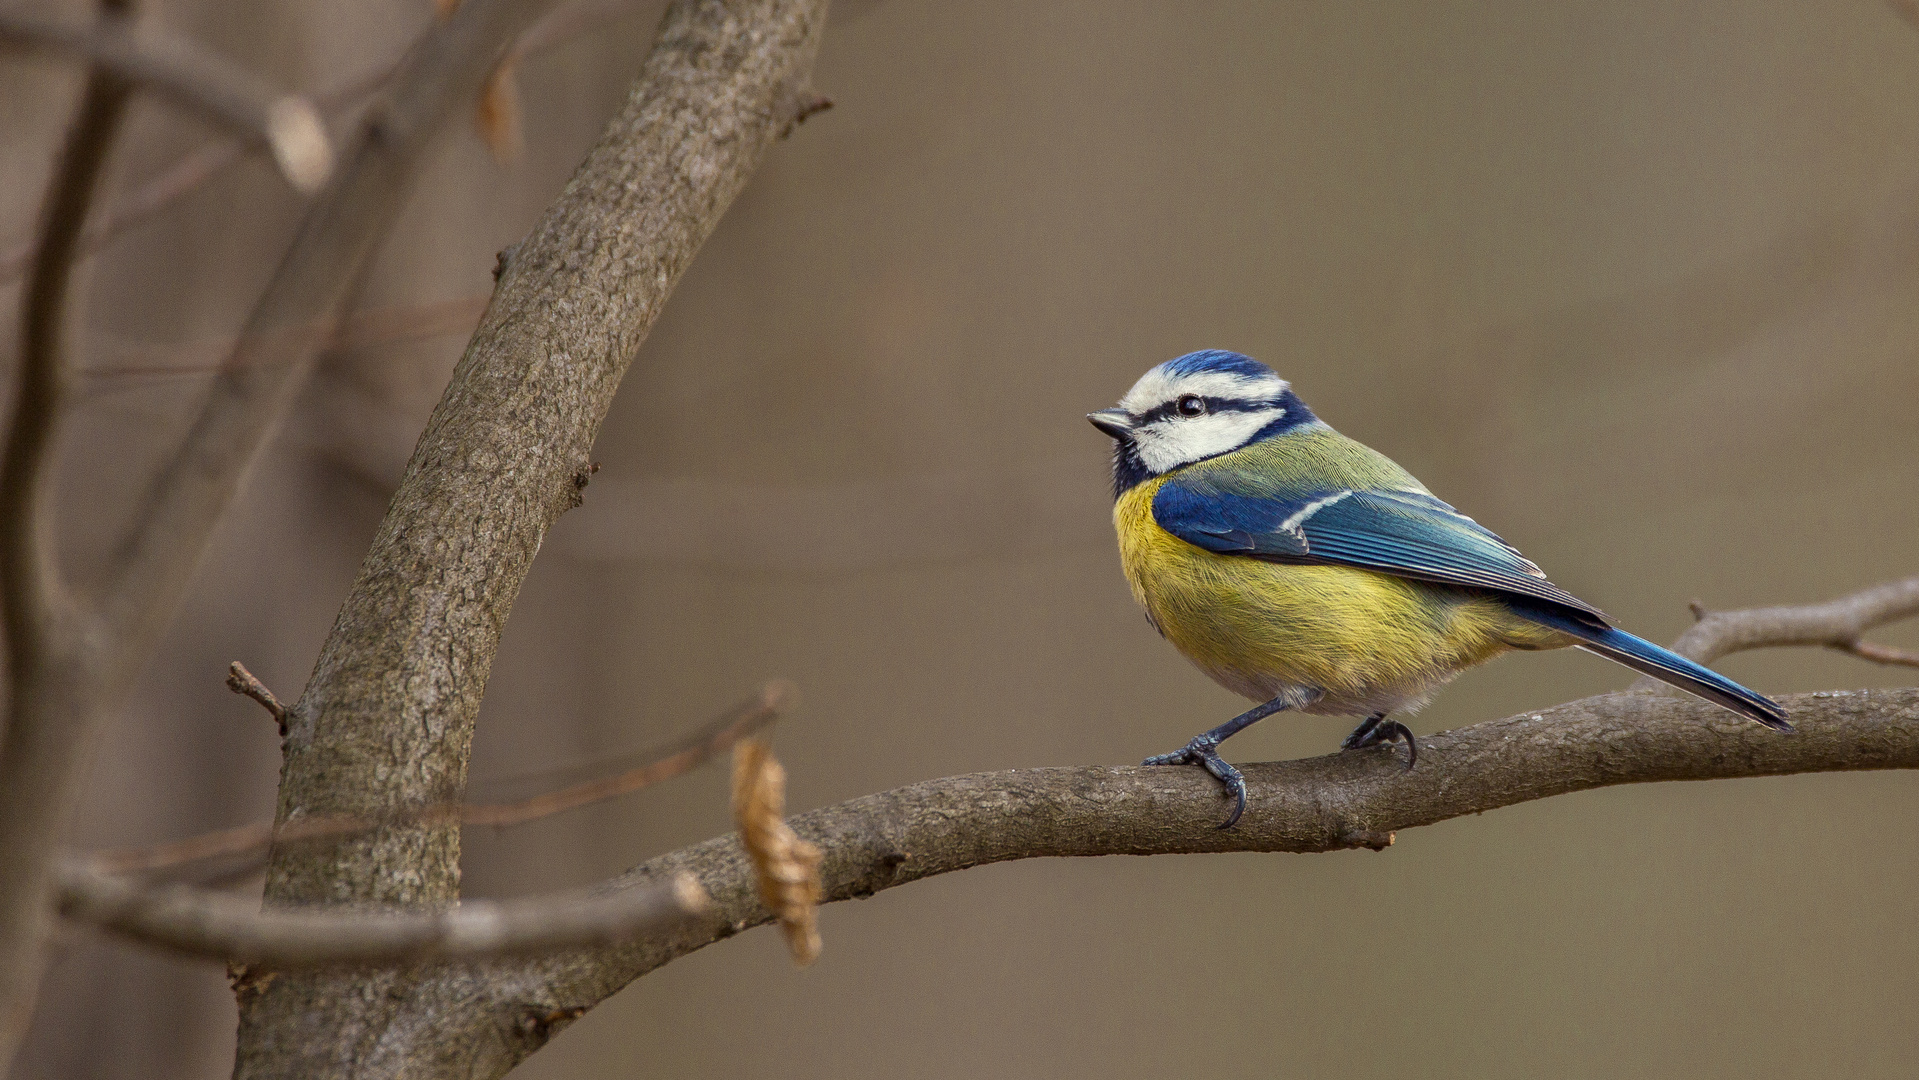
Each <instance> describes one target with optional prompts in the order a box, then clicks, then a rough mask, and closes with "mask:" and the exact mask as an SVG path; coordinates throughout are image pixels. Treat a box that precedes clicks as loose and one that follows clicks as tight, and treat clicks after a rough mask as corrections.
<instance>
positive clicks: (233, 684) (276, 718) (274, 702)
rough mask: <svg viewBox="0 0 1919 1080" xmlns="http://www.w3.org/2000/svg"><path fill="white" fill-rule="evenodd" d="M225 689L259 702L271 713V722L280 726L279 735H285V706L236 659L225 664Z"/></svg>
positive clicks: (282, 736)
mask: <svg viewBox="0 0 1919 1080" xmlns="http://www.w3.org/2000/svg"><path fill="white" fill-rule="evenodd" d="M227 689H228V690H231V691H233V692H234V693H236V694H239V695H242V696H243V697H250V698H252V699H253V700H255V701H257V702H259V703H260V707H261V708H263V709H265V710H266V711H267V712H269V713H272V714H273V722H274V723H276V724H278V725H279V726H280V737H281V738H282V739H284V738H286V737H287V707H286V706H285V705H282V704H281V703H280V699H279V698H277V697H274V696H273V691H271V690H268V689H267V687H266V684H265V683H263V682H261V681H260V680H259V679H257V678H255V677H254V675H253V672H251V671H248V670H247V666H246V665H245V664H242V663H241V662H240V661H238V660H235V661H234V662H233V663H231V664H229V665H228V666H227Z"/></svg>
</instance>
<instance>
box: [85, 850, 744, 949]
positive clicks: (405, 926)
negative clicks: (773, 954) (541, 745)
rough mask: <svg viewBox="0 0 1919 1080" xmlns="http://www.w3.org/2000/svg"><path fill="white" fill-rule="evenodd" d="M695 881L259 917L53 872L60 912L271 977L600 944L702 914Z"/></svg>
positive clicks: (186, 894) (97, 875)
mask: <svg viewBox="0 0 1919 1080" xmlns="http://www.w3.org/2000/svg"><path fill="white" fill-rule="evenodd" d="M708 906H709V901H708V899H707V895H706V892H705V890H703V889H702V888H700V885H699V883H698V882H697V881H695V880H694V879H693V878H692V876H691V875H687V874H674V875H671V876H669V877H668V878H666V880H664V881H661V882H659V883H657V884H643V885H637V886H625V887H619V888H614V889H604V888H602V889H596V890H592V891H582V892H575V893H563V894H554V895H549V896H540V897H532V898H528V899H524V900H510V901H490V900H468V901H466V902H464V903H462V904H460V905H459V906H458V907H453V908H448V909H446V910H444V911H434V912H427V913H413V912H366V911H358V912H318V911H265V912H262V911H261V910H259V906H258V905H257V904H256V903H255V902H253V901H249V900H242V899H241V898H239V897H236V896H229V895H226V894H224V893H218V892H213V891H211V890H207V889H202V888H195V887H193V886H188V885H178V884H171V885H149V884H143V883H140V882H135V881H129V880H127V879H125V878H119V877H115V876H113V875H111V874H106V873H102V872H101V871H100V870H98V869H97V868H95V867H92V866H89V865H87V864H86V863H84V862H79V861H76V862H70V863H68V864H66V865H65V866H63V867H62V868H61V872H60V914H61V915H63V916H65V917H66V918H67V919H70V920H72V921H74V922H79V923H85V924H87V925H90V926H95V927H98V928H100V929H102V930H106V931H109V932H111V933H114V934H118V935H120V936H122V937H127V938H131V939H132V940H134V941H138V942H140V943H142V944H145V945H153V946H158V947H160V948H164V949H168V950H171V951H173V952H180V953H187V954H189V955H193V956H202V957H209V958H213V959H217V960H226V961H229V962H242V963H250V964H261V965H265V966H268V967H274V968H296V967H325V966H331V965H338V964H399V963H417V962H421V961H426V960H454V959H461V960H472V959H479V958H483V957H493V956H507V955H513V954H520V953H535V952H546V951H551V950H555V949H564V948H572V947H578V946H582V945H605V944H611V943H614V942H619V941H625V940H630V939H632V938H635V937H639V936H641V935H645V934H652V933H659V932H662V931H666V930H670V929H672V928H673V927H675V926H678V925H680V924H681V923H683V922H685V921H686V920H687V919H688V918H690V917H692V916H695V915H698V914H700V913H701V912H703V911H705V910H706V909H707V907H708Z"/></svg>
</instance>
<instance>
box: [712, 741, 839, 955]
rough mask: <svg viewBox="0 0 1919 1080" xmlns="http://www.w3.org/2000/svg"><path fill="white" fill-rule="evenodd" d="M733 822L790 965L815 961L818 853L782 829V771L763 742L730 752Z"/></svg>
mask: <svg viewBox="0 0 1919 1080" xmlns="http://www.w3.org/2000/svg"><path fill="white" fill-rule="evenodd" d="M733 822H734V824H735V825H737V826H739V830H740V842H741V843H742V844H743V845H744V846H745V847H746V854H747V856H748V857H749V858H751V859H752V860H753V868H754V869H755V870H756V871H757V872H758V876H759V886H760V901H761V902H762V903H764V904H765V905H766V906H767V908H768V909H769V910H770V911H772V912H773V914H774V915H775V916H777V917H778V918H779V920H780V931H781V932H782V933H784V934H785V935H786V945H787V948H789V949H791V950H792V952H793V962H794V963H796V964H798V965H800V966H801V967H805V966H806V965H807V964H810V963H812V962H813V961H815V960H817V959H819V955H820V927H819V908H820V849H819V848H817V847H814V846H813V845H812V844H809V843H807V842H806V841H804V840H802V839H800V838H799V835H798V834H797V833H795V832H794V831H793V830H792V828H791V827H790V826H788V825H787V824H786V770H785V769H783V768H781V767H780V763H779V762H778V761H776V760H774V758H773V751H772V749H771V748H770V747H768V746H767V744H766V742H765V740H763V739H742V740H740V741H739V742H738V743H737V744H735V745H734V747H733Z"/></svg>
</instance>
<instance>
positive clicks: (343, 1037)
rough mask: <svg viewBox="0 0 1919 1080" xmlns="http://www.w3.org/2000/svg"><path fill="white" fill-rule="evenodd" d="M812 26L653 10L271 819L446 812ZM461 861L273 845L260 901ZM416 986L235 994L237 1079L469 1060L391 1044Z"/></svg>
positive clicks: (325, 894) (399, 830)
mask: <svg viewBox="0 0 1919 1080" xmlns="http://www.w3.org/2000/svg"><path fill="white" fill-rule="evenodd" d="M825 8H826V5H825V3H824V0H759V2H751V3H733V4H723V3H716V2H711V0H707V2H697V0H681V2H679V3H676V4H674V5H673V7H672V8H671V9H670V10H669V12H668V13H667V16H666V18H665V21H664V22H663V24H662V26H661V28H660V33H659V38H658V40H657V42H656V43H655V45H654V48H653V52H652V53H651V55H650V56H649V58H648V60H647V62H646V65H645V67H644V69H643V70H642V72H641V75H640V78H639V80H638V82H637V83H636V84H635V87H634V90H633V91H632V93H631V95H630V96H629V98H628V101H627V103H626V105H625V106H624V108H623V109H622V110H621V113H620V114H619V116H618V117H616V118H615V119H614V120H613V122H612V123H611V124H610V125H609V127H608V130H607V132H606V133H605V135H604V136H603V137H602V139H601V142H600V144H599V145H598V146H597V147H596V148H595V149H594V150H593V152H592V153H591V154H590V155H589V156H588V158H587V160H586V162H585V163H584V164H583V165H582V166H581V167H580V169H579V171H578V173H576V174H575V176H574V178H573V180H572V181H571V182H570V183H569V184H568V185H567V188H566V190H565V191H564V192H563V193H562V194H561V195H560V197H559V199H558V200H556V202H555V203H554V204H553V205H552V206H551V207H550V208H549V209H548V212H547V214H546V216H545V218H544V219H543V220H542V221H541V223H540V224H539V225H538V226H536V227H535V228H534V230H533V232H532V233H531V234H530V235H529V236H528V237H527V238H526V239H525V240H524V241H523V242H522V243H521V244H519V245H518V247H517V248H516V249H514V250H513V251H512V252H511V253H510V255H509V256H507V257H506V258H505V259H504V260H503V261H504V267H503V273H502V275H501V278H500V282H499V287H498V289H497V290H496V292H495V294H494V298H493V301H492V303H491V304H490V305H489V307H488V309H487V312H486V315H485V316H484V317H483V318H482V320H481V323H480V327H479V329H478V331H477V332H476V333H475V335H474V338H473V341H472V343H471V344H470V345H469V346H468V348H467V352H466V354H465V356H464V357H463V358H462V360H461V361H460V364H459V365H458V367H457V368H456V369H455V371H454V375H453V379H452V383H451V385H450V386H449V388H448V390H447V392H446V394H445V396H444V397H443V398H442V399H441V401H440V404H439V406H438V407H437V408H436V409H435V411H434V413H433V416H432V418H431V419H430V420H429V421H428V423H427V427H426V431H425V433H424V434H423V435H422V436H421V440H420V444H419V446H418V448H417V449H416V451H415V452H414V456H413V459H412V461H411V462H410V463H409V465H408V467H407V471H406V475H405V477H404V479H403V480H402V482H401V485H400V489H399V491H398V493H397V494H396V495H395V496H394V499H393V503H392V506H391V508H390V509H389V512H388V514H387V517H386V520H385V522H384V523H383V524H382V526H381V528H380V531H379V533H378V535H377V536H376V538H375V540H374V543H373V546H372V549H371V551H370V552H369V553H368V555H367V558H366V560H365V562H364V563H363V564H362V567H361V571H360V575H359V578H358V580H357V581H356V582H355V584H354V587H353V591H352V593H351V595H350V596H349V598H348V600H347V602H346V604H345V606H344V608H343V609H342V611H341V613H340V616H339V619H338V621H337V622H336V623H335V626H334V629H333V631H332V633H331V635H330V636H329V637H328V640H327V642H326V645H325V646H324V647H323V649H322V652H321V655H320V659H319V662H318V664H317V665H316V667H315V670H314V674H313V677H312V679H311V680H310V681H309V683H308V685H307V689H306V692H305V694H304V695H303V696H302V698H301V700H300V702H299V704H298V705H296V706H295V707H294V708H293V710H292V711H291V712H290V714H289V717H288V719H289V736H288V740H287V759H286V764H285V768H284V770H283V772H282V776H281V789H280V802H279V807H278V813H277V819H278V821H280V822H282V823H284V822H289V821H294V820H298V819H300V818H303V817H307V816H311V815H316V814H320V815H336V814H345V815H356V816H362V817H367V818H373V819H379V818H383V817H390V816H392V815H394V814H396V813H404V812H405V811H407V810H408V809H410V808H417V807H423V806H431V805H435V804H442V803H454V802H457V801H459V799H460V797H461V794H462V792H463V790H464V787H465V782H466V765H467V756H468V749H469V747H470V744H471V740H472V736H473V722H474V717H475V715H476V713H477V711H478V707H479V701H480V695H481V693H482V692H483V691H484V689H485V686H486V679H487V674H488V671H489V669H490V666H491V664H492V660H493V655H494V650H495V648H496V647H497V645H498V641H499V637H500V632H501V630H502V628H503V627H504V625H505V622H506V618H507V614H508V612H509V610H510V609H511V607H512V603H513V600H514V598H515V596H516V594H517V592H518V590H519V587H520V584H521V582H522V580H523V579H524V577H525V574H526V571H527V569H528V567H529V566H530V565H531V563H532V560H533V557H534V555H535V554H536V553H537V552H538V550H539V546H540V542H541V540H542V538H543V537H544V536H545V533H546V530H547V529H548V527H550V526H551V525H552V523H553V521H554V520H555V519H557V518H558V517H559V515H560V514H561V513H563V512H565V511H566V510H567V509H569V508H571V507H572V506H574V505H576V504H577V503H578V501H579V499H580V497H581V496H580V489H581V488H582V487H584V486H585V482H586V476H587V472H586V470H587V466H588V458H587V454H588V451H589V449H590V448H591V446H592V442H593V438H594V436H595V434H596V433H597V431H598V428H599V425H600V422H601V420H602V419H603V418H604V416H605V414H606V411H607V408H608V406H609V405H610V404H611V401H612V397H613V392H614V389H615V388H616V387H617V386H618V384H619V380H620V377H621V376H622V375H623V374H624V372H625V370H626V367H627V364H628V363H629V361H630V360H631V359H632V357H633V354H634V352H635V351H636V350H637V349H638V348H639V345H640V342H641V340H642V339H643V338H644V337H645V334H646V332H647V330H648V329H649V328H650V327H651V326H652V323H653V321H654V319H655V318H656V317H657V316H658V314H659V311H660V309H661V306H662V305H663V304H664V303H665V301H666V298H667V296H668V295H669V294H670V292H671V291H672V288H673V286H674V284H675V283H676V282H677V281H678V280H679V277H680V275H681V273H683V272H684V270H685V269H686V267H687V265H688V264H689V263H690V262H691V261H692V258H693V255H694V253H695V252H697V251H698V250H699V247H700V245H701V244H702V243H703V242H704V241H705V239H706V237H707V236H708V235H709V234H710V233H711V232H712V230H713V228H714V226H715V225H717V223H718V221H719V218H720V215H721V214H722V213H723V212H724V211H725V209H726V207H727V205H728V203H730V202H731V200H732V198H733V196H734V195H735V194H737V193H738V191H739V190H740V188H741V187H742V186H743V185H744V184H745V182H746V180H747V178H748V177H749V176H750V175H751V174H752V171H753V169H754V167H755V166H756V165H757V164H758V162H759V160H760V158H761V156H762V155H763V153H764V152H765V149H766V147H767V146H768V144H769V143H771V142H772V141H773V139H775V138H776V137H777V136H778V135H779V134H781V133H782V131H783V130H784V129H785V128H786V127H787V126H788V125H789V124H790V122H791V121H792V120H793V118H794V117H796V116H797V115H798V114H799V113H800V112H801V110H802V108H803V106H804V105H805V104H806V103H807V102H808V101H810V100H811V95H810V94H809V92H808V89H807V79H808V76H809V73H810V71H811V68H812V60H813V56H814V54H815V52H816V51H817V48H818V43H819V36H820V32H821V30H822V28H823V26H824V22H825V14H826V11H825ZM458 859H459V831H458V827H457V826H456V825H454V824H451V823H448V822H444V821H440V822H421V821H416V822H413V823H410V824H396V825H394V826H391V827H387V828H383V829H380V830H376V831H374V832H371V833H367V834H362V835H357V836H352V837H329V838H325V839H320V840H315V841H312V842H307V843H300V844H287V845H282V846H280V847H278V848H276V849H275V851H274V852H273V856H272V859H271V862H270V864H269V868H268V883H267V899H268V903H269V904H270V905H274V906H288V905H305V904H351V905H385V906H401V907H432V906H437V905H443V904H446V903H449V902H451V901H453V900H454V899H455V898H456V896H457V889H458V881H459V863H458ZM423 974H424V972H423V971H420V970H413V971H406V972H367V973H361V974H346V975H342V974H337V973H336V974H325V973H320V974H303V975H292V974H285V975H280V976H278V977H276V978H272V979H262V978H258V977H256V978H253V979H250V980H249V981H247V982H246V983H244V984H243V985H242V987H241V993H240V998H241V1023H240V1046H239V1052H238V1058H237V1061H236V1065H235V1072H236V1075H237V1076H242V1077H257V1076H316V1075H329V1076H331V1075H355V1076H358V1075H377V1074H382V1073H391V1074H393V1075H400V1074H405V1075H408V1076H438V1075H445V1074H447V1070H448V1069H449V1068H451V1067H453V1066H454V1064H455V1060H456V1059H457V1058H459V1057H461V1056H464V1055H467V1054H469V1053H471V1052H472V1051H473V1048H471V1047H463V1046H457V1045H451V1044H446V1043H442V1042H437V1041H426V1042H420V1043H414V1044H406V1043H396V1042H395V1040H393V1039H392V1038H390V1036H391V1034H392V1024H391V1016H392V1014H393V1013H394V1012H395V1011H396V1010H398V1009H400V1008H402V1007H403V1006H404V1005H405V1004H406V1003H407V1002H409V1001H410V1000H412V999H413V998H414V993H413V990H412V987H413V985H414V984H415V983H416V982H417V980H418V979H419V978H420V977H421V976H422V975H423ZM516 1060H517V1059H516ZM461 1071H462V1073H464V1070H461Z"/></svg>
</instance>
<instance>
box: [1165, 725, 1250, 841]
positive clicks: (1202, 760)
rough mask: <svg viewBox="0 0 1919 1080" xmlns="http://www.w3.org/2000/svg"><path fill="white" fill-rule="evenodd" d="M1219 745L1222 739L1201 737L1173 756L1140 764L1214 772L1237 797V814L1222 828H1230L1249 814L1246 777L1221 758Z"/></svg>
mask: <svg viewBox="0 0 1919 1080" xmlns="http://www.w3.org/2000/svg"><path fill="white" fill-rule="evenodd" d="M1218 745H1219V743H1218V740H1209V739H1207V738H1206V736H1204V735H1201V736H1198V737H1196V738H1195V739H1193V741H1192V742H1189V743H1187V744H1186V745H1185V747H1183V748H1182V749H1179V750H1175V751H1173V752H1172V753H1170V754H1155V755H1153V756H1152V757H1149V758H1147V759H1146V760H1145V761H1142V762H1140V764H1142V765H1199V766H1201V767H1203V768H1205V770H1206V771H1207V772H1209V773H1212V774H1213V776H1214V778H1216V779H1217V780H1218V781H1219V782H1220V783H1221V784H1224V785H1225V786H1226V790H1227V791H1229V792H1231V793H1232V796H1233V812H1232V813H1230V814H1228V815H1226V820H1225V821H1224V822H1222V823H1221V824H1220V825H1219V828H1222V829H1230V828H1232V827H1233V826H1234V825H1235V824H1237V823H1238V822H1239V816H1240V815H1241V814H1244V813H1245V812H1246V778H1245V777H1243V776H1241V775H1240V774H1239V770H1238V769H1235V768H1233V766H1232V765H1231V764H1230V763H1229V762H1227V760H1226V759H1225V758H1223V757H1220V756H1219V751H1218V750H1217V749H1215V747H1217V746H1218Z"/></svg>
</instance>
